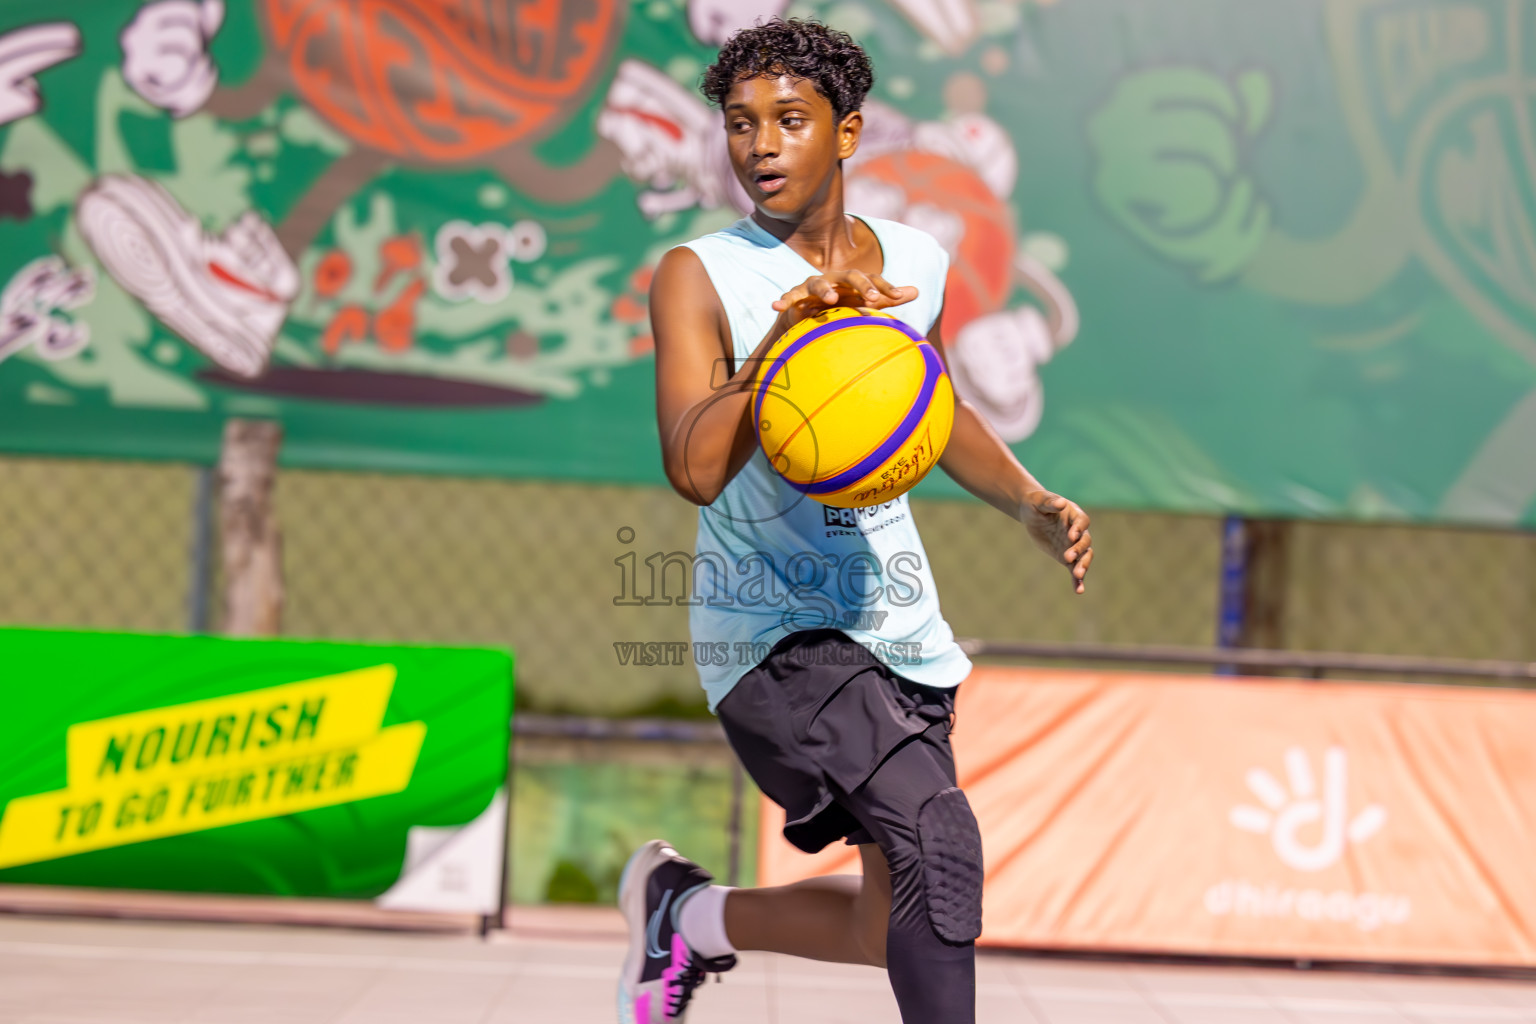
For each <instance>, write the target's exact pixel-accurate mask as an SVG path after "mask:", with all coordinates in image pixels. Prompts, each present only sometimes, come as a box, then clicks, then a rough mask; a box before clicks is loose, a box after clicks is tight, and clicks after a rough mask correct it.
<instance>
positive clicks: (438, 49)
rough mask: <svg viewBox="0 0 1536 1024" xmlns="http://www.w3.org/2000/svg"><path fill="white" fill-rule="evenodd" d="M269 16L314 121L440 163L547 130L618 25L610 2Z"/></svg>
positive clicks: (360, 6) (334, 7) (365, 2)
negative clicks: (316, 117) (321, 120)
mask: <svg viewBox="0 0 1536 1024" xmlns="http://www.w3.org/2000/svg"><path fill="white" fill-rule="evenodd" d="M265 10H266V13H267V20H268V28H269V33H270V35H271V37H272V40H273V43H274V45H275V46H276V48H277V49H278V50H279V51H282V52H284V53H285V54H286V59H287V62H288V66H289V73H290V76H291V79H292V82H293V85H294V88H295V89H296V90H297V91H298V93H299V95H300V96H301V97H303V99H304V100H305V101H306V102H307V103H308V104H309V105H310V106H311V107H312V108H313V109H314V110H315V111H316V112H317V113H318V114H320V115H321V116H322V117H324V118H325V119H326V120H328V121H330V122H331V123H332V124H333V125H334V126H335V127H336V128H337V129H338V130H340V131H342V132H343V133H344V134H346V135H348V136H349V137H351V138H352V139H353V140H354V141H356V142H358V143H360V144H362V145H364V146H366V147H369V148H372V149H376V150H378V151H380V152H383V153H388V154H391V155H396V156H401V157H408V158H416V159H421V160H425V161H429V162H441V163H452V162H461V161H465V160H472V159H475V158H477V157H483V156H485V155H487V154H489V153H492V152H495V151H497V150H500V149H503V148H506V147H507V146H510V145H514V144H517V143H519V142H522V141H525V140H527V139H529V138H531V137H533V136H535V135H536V134H540V133H543V132H545V131H547V130H549V129H551V128H553V127H555V123H556V119H557V118H558V117H559V116H560V115H561V113H562V112H563V111H565V110H567V109H570V108H571V107H572V105H573V104H574V103H575V102H576V101H577V100H578V99H579V98H580V97H581V96H582V95H583V94H584V92H585V91H586V89H587V88H588V87H589V86H591V85H592V84H594V83H595V81H596V76H597V75H598V74H600V72H601V70H602V66H603V57H604V55H605V54H606V53H607V52H608V49H609V48H610V45H611V44H612V42H613V40H614V38H615V37H616V34H617V32H618V30H619V26H620V20H621V19H620V11H619V9H618V7H617V4H616V0H593V2H592V3H590V4H587V5H584V6H582V7H581V8H580V9H578V8H576V7H574V6H572V5H569V4H566V3H563V2H562V0H536V2H533V3H528V4H522V5H515V6H514V5H507V4H502V3H499V2H493V0H478V2H468V3H462V4H457V5H453V6H440V5H437V4H434V3H429V2H426V0H309V2H307V3H294V2H292V0H266V4H265ZM582 14H585V15H586V16H585V17H582V16H581V15H582ZM321 53H323V54H327V55H328V57H327V58H326V59H325V60H320V59H318V58H315V57H314V55H315V54H321ZM310 61H313V63H309V62H310Z"/></svg>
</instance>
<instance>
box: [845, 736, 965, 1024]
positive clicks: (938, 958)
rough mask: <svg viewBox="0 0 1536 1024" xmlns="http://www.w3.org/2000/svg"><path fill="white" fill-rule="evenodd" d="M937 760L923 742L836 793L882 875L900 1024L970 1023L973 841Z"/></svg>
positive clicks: (960, 801) (957, 795)
mask: <svg viewBox="0 0 1536 1024" xmlns="http://www.w3.org/2000/svg"><path fill="white" fill-rule="evenodd" d="M950 771H952V769H947V763H946V761H945V760H944V759H943V758H942V757H941V756H939V755H938V754H937V752H936V751H935V750H934V748H933V747H932V746H931V745H930V744H929V742H928V741H927V740H926V739H925V738H922V737H919V738H915V739H914V740H912V741H911V742H908V743H906V744H904V745H903V746H902V747H901V748H899V749H898V750H897V751H896V752H895V753H893V754H892V755H891V756H890V758H889V759H887V761H886V762H885V764H883V765H881V766H880V768H879V769H878V770H877V771H876V772H875V774H874V775H873V776H872V777H871V778H870V779H869V780H868V781H867V782H866V783H865V784H864V785H863V786H861V787H859V789H858V790H856V791H855V792H854V793H851V794H848V795H846V796H839V802H840V803H842V804H843V805H844V806H846V807H848V808H849V810H851V811H852V812H853V814H854V816H855V817H856V818H858V819H859V823H860V824H861V825H863V826H864V828H865V829H866V830H868V831H869V833H870V835H871V836H873V837H874V839H875V842H876V843H878V844H879V846H880V849H881V852H883V853H884V854H885V859H886V861H887V862H888V863H889V864H890V868H891V922H890V927H889V930H888V931H887V932H886V940H885V959H886V969H887V971H888V973H889V974H890V979H891V989H892V991H894V992H895V994H896V1003H897V1005H898V1006H899V1007H900V1008H901V1019H902V1021H903V1024H975V1020H976V948H975V944H974V940H975V938H976V935H977V934H978V933H979V932H980V930H981V840H980V835H979V833H978V832H977V831H976V819H975V817H974V816H973V815H972V814H971V810H970V806H969V805H968V804H967V803H966V802H965V797H964V796H963V795H962V794H961V792H960V791H959V790H958V789H955V788H954V784H955V783H954V778H953V777H952V775H951V774H950Z"/></svg>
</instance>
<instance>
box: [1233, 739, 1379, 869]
mask: <svg viewBox="0 0 1536 1024" xmlns="http://www.w3.org/2000/svg"><path fill="white" fill-rule="evenodd" d="M1285 774H1286V781H1287V782H1288V783H1289V787H1287V786H1286V785H1282V784H1281V782H1280V781H1279V780H1278V779H1276V778H1275V777H1274V776H1273V775H1271V774H1270V773H1269V772H1267V771H1265V770H1264V769H1262V768H1253V769H1250V770H1249V772H1248V775H1247V777H1246V781H1247V783H1248V789H1249V790H1250V791H1251V792H1252V793H1253V795H1254V796H1255V797H1257V798H1258V800H1259V802H1260V803H1261V804H1263V805H1264V806H1263V807H1254V806H1253V805H1251V804H1238V805H1237V806H1236V807H1234V808H1232V811H1231V813H1230V814H1228V816H1227V820H1228V821H1230V822H1231V823H1232V824H1233V825H1235V826H1236V827H1238V828H1240V829H1242V830H1243V831H1245V832H1253V833H1256V834H1258V835H1267V836H1269V839H1270V842H1271V843H1272V844H1274V847H1275V853H1276V854H1277V855H1278V856H1279V857H1280V860H1281V861H1282V862H1284V864H1285V865H1286V867H1290V868H1294V869H1296V870H1297V871H1322V870H1323V869H1324V868H1328V867H1332V866H1333V865H1334V864H1337V863H1338V861H1339V858H1340V857H1342V856H1344V848H1345V846H1346V844H1347V843H1363V842H1365V841H1366V840H1367V839H1369V838H1370V837H1371V836H1373V835H1375V834H1376V833H1377V832H1379V831H1380V830H1381V827H1382V825H1384V824H1386V820H1387V812H1386V809H1385V808H1384V807H1382V806H1381V805H1380V804H1368V805H1367V806H1365V807H1363V808H1361V810H1360V813H1358V814H1356V815H1355V816H1354V817H1353V818H1351V817H1350V816H1349V807H1348V801H1349V793H1348V790H1349V756H1348V755H1347V754H1346V753H1345V752H1344V748H1343V747H1329V748H1328V750H1327V751H1326V752H1325V753H1324V754H1323V780H1322V790H1321V792H1319V790H1318V786H1317V780H1316V777H1315V776H1314V775H1313V773H1312V762H1311V759H1310V758H1308V756H1307V752H1306V751H1305V750H1303V749H1301V748H1300V747H1291V748H1290V749H1289V750H1287V751H1286V752H1285ZM1319 822H1320V823H1321V825H1322V833H1321V835H1320V836H1319V837H1318V839H1317V841H1316V842H1313V843H1310V844H1309V843H1305V842H1303V841H1302V840H1301V838H1300V837H1299V833H1300V832H1301V830H1302V829H1303V828H1306V827H1307V826H1311V825H1313V824H1314V823H1319Z"/></svg>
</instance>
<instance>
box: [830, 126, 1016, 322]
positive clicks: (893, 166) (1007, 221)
mask: <svg viewBox="0 0 1536 1024" xmlns="http://www.w3.org/2000/svg"><path fill="white" fill-rule="evenodd" d="M855 173H856V175H857V177H858V178H859V179H861V180H864V181H876V182H879V183H880V184H881V185H883V186H886V187H894V188H896V189H900V190H901V191H902V192H903V193H904V195H905V198H906V203H905V208H904V212H903V213H902V214H901V215H900V216H899V217H898V219H899V220H901V221H903V222H905V223H907V224H911V225H912V226H914V227H920V228H922V229H924V230H926V231H928V232H929V233H930V234H932V235H934V237H936V238H938V239H939V241H940V242H941V243H943V244H944V245H945V247H946V248H948V249H949V250H950V253H951V262H950V267H949V278H948V280H947V281H946V282H945V287H946V293H945V294H946V298H945V306H944V324H945V327H946V334H947V335H948V336H950V337H953V336H954V332H955V331H957V330H959V329H960V328H961V327H963V326H964V325H965V324H967V323H970V322H971V321H972V320H974V319H976V318H977V317H978V316H982V315H984V314H987V313H993V312H996V311H997V310H999V309H1002V308H1003V304H1004V303H1005V302H1006V301H1007V300H1008V293H1009V292H1010V291H1011V290H1012V287H1013V251H1014V234H1013V213H1012V211H1011V210H1009V208H1008V206H1007V204H1005V203H1004V202H1003V201H1002V200H1001V199H998V198H997V196H996V195H994V194H993V192H992V190H991V189H989V188H988V187H987V184H986V182H984V181H982V179H981V178H980V176H978V175H977V173H976V172H975V171H973V170H972V169H971V168H969V167H967V166H965V165H964V164H962V163H959V162H957V161H955V160H951V159H950V158H949V157H945V156H939V155H937V154H935V153H925V152H921V151H919V150H905V151H902V152H897V153H887V154H884V155H882V156H877V157H875V158H873V159H871V160H870V161H868V162H867V163H864V164H861V165H860V166H859V168H858V170H857V171H856V172H855Z"/></svg>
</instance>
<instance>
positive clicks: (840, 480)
mask: <svg viewBox="0 0 1536 1024" xmlns="http://www.w3.org/2000/svg"><path fill="white" fill-rule="evenodd" d="M917 347H918V349H919V350H920V351H921V352H922V353H923V387H922V390H920V391H919V392H918V394H917V397H916V398H915V399H913V401H912V408H911V409H908V410H907V415H906V416H905V417H903V419H902V421H901V423H900V424H899V425H898V426H897V427H896V429H895V430H893V431H891V436H890V437H888V438H886V440H885V441H884V442H883V443H882V444H881V445H880V447H878V448H876V449H875V450H874V451H873V452H871V453H870V454H869V455H867V456H865V457H864V458H862V459H860V460H859V461H858V462H857V463H856V464H855V465H853V466H850V467H849V468H848V469H845V470H843V471H842V472H841V473H839V474H837V475H836V476H834V477H829V478H828V479H826V480H819V481H816V482H814V483H809V484H797V483H795V482H794V481H786V483H788V484H789V485H790V486H791V487H793V488H794V489H795V490H797V491H799V492H801V493H802V494H831V493H832V492H834V491H840V490H842V489H843V488H845V487H849V486H851V485H853V484H856V483H858V482H859V481H860V480H862V479H864V478H865V477H866V476H868V475H869V474H871V473H873V472H874V471H875V470H877V469H879V468H880V467H881V466H882V465H884V464H885V461H886V460H887V459H889V458H890V457H891V456H892V455H895V454H896V451H897V449H899V448H900V447H901V446H902V445H904V444H906V443H907V441H908V440H910V439H911V437H912V432H913V431H914V430H916V429H917V425H918V424H919V423H921V422H922V419H923V417H924V416H925V415H927V413H928V406H929V405H930V404H931V403H932V401H933V392H934V389H935V388H936V387H938V384H939V378H940V377H942V376H943V375H944V363H943V362H942V361H941V360H940V359H939V353H938V351H937V350H936V349H935V348H934V347H933V346H932V345H930V344H928V343H927V342H926V341H923V342H919V343H918V346H917Z"/></svg>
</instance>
